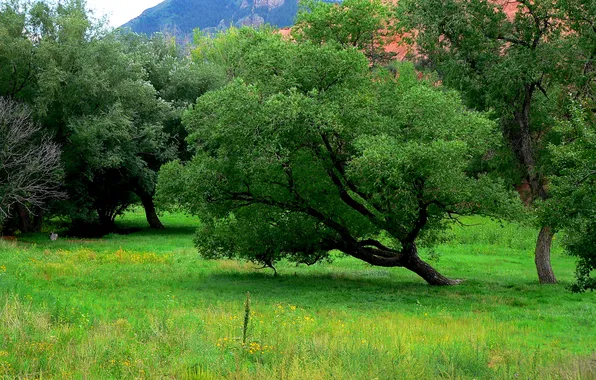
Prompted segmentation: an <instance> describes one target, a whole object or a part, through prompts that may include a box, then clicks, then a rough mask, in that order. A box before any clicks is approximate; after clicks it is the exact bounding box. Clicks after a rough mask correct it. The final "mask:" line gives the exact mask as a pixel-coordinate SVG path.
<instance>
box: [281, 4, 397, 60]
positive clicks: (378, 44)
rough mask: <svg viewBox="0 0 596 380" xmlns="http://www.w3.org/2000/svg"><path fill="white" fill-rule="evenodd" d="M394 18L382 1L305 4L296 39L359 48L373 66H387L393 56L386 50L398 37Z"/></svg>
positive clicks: (297, 18) (295, 32) (296, 25)
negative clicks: (388, 44) (387, 44)
mask: <svg viewBox="0 0 596 380" xmlns="http://www.w3.org/2000/svg"><path fill="white" fill-rule="evenodd" d="M392 16H393V14H392V10H391V8H390V6H389V5H388V4H387V3H386V2H385V1H382V0H372V1H371V0H344V1H342V2H340V3H337V2H324V1H320V0H303V1H301V2H300V9H299V12H298V15H297V16H296V23H295V26H294V27H293V30H292V35H293V36H294V38H296V39H297V40H298V41H304V40H309V41H312V42H315V43H325V42H335V43H339V44H341V45H342V46H344V47H356V48H358V49H360V50H362V51H363V52H364V54H365V55H366V56H367V57H368V58H369V60H370V61H371V62H372V64H373V65H377V64H387V63H388V62H389V60H390V59H391V58H392V55H391V54H389V53H387V52H386V51H385V50H384V46H385V44H386V42H387V40H388V39H389V40H390V39H391V36H393V35H395V27H394V25H393V24H394V20H395V18H394V17H392Z"/></svg>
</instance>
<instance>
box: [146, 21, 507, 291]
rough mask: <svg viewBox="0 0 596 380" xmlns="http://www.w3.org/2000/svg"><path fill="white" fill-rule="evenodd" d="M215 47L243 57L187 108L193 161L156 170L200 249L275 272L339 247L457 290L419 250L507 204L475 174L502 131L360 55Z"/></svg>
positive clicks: (444, 94) (236, 41)
mask: <svg viewBox="0 0 596 380" xmlns="http://www.w3.org/2000/svg"><path fill="white" fill-rule="evenodd" d="M218 38H219V40H217V39H216V41H214V44H215V46H219V47H221V46H232V47H233V49H232V51H231V54H236V55H235V57H236V58H234V59H230V60H228V61H227V62H228V65H229V66H228V67H227V68H228V69H229V72H230V73H233V74H234V76H235V79H233V80H232V81H231V82H230V83H229V84H228V85H226V86H225V87H223V88H222V89H220V90H217V91H212V92H208V93H207V94H205V95H203V96H202V97H201V98H199V100H198V102H197V104H196V106H195V107H194V108H193V109H192V110H190V111H189V112H188V113H187V115H186V117H185V124H186V126H187V128H188V130H189V133H190V136H189V143H190V144H191V146H192V147H193V148H194V149H195V157H194V158H193V160H192V161H191V162H189V163H188V164H186V165H182V164H180V163H178V162H175V163H171V164H168V165H166V166H165V167H164V168H162V171H161V174H160V181H159V186H158V194H159V196H160V198H162V199H165V200H166V201H169V202H174V203H176V204H178V205H181V206H182V207H183V208H184V209H186V210H188V211H189V212H191V213H193V214H196V215H199V216H200V218H201V220H202V225H201V227H200V229H199V231H198V233H197V237H196V244H197V247H198V248H199V251H200V253H201V254H202V255H203V256H204V257H207V258H219V257H238V258H244V259H249V260H252V261H256V262H260V263H263V264H264V265H267V266H273V265H274V263H275V262H276V261H278V260H280V259H281V258H287V259H289V260H292V261H295V262H298V263H306V264H313V263H315V262H317V261H320V260H323V259H326V258H328V257H329V256H328V253H329V251H330V250H334V249H336V250H340V251H342V252H344V253H345V254H347V255H351V256H353V257H356V258H358V259H361V260H363V261H365V262H368V263H370V264H372V265H377V266H385V267H405V268H407V269H409V270H412V271H414V272H415V273H417V274H419V275H420V276H421V277H422V278H424V279H425V280H426V281H427V282H428V283H430V284H433V285H448V284H454V283H456V282H457V281H454V280H451V279H448V278H447V277H445V276H443V275H441V274H440V273H439V272H437V271H436V270H435V269H434V268H432V267H431V266H430V265H429V264H427V263H426V262H424V261H423V260H422V259H421V258H420V257H419V255H418V248H417V247H418V245H419V244H432V243H433V242H436V241H437V240H438V239H440V236H441V232H442V231H443V230H444V229H445V228H446V227H447V223H446V220H447V219H448V218H449V217H450V216H453V217H455V216H456V215H461V214H468V213H476V212H484V213H491V212H497V211H498V210H502V209H503V207H505V206H506V205H509V204H511V203H510V202H509V200H510V198H509V197H508V195H507V194H506V193H505V192H504V191H503V188H502V187H501V186H500V184H499V183H498V182H495V181H493V180H491V179H490V178H489V177H488V176H486V175H470V173H469V171H468V169H469V168H470V166H471V164H472V161H473V160H474V159H480V160H482V159H483V157H484V159H487V157H489V156H490V154H487V153H489V152H490V150H491V149H493V148H494V147H495V145H496V144H497V143H498V141H497V140H498V139H495V138H494V136H495V130H494V128H495V125H494V123H492V122H490V121H489V120H487V119H486V118H485V117H484V116H483V115H481V114H478V113H474V112H470V111H467V110H466V109H465V108H464V107H463V105H462V104H461V100H460V99H459V97H458V95H457V94H456V93H454V92H450V91H445V90H444V89H442V88H439V87H436V86H434V85H433V84H432V83H426V82H421V81H418V80H417V79H416V75H415V72H414V70H413V68H412V67H411V66H410V65H404V66H402V67H401V68H400V72H399V74H400V75H399V76H398V78H395V77H394V76H393V75H390V74H388V73H384V74H382V75H377V76H373V75H372V74H371V73H370V70H369V67H368V65H369V64H368V61H367V59H366V58H365V56H364V55H363V54H362V53H361V52H358V51H357V50H356V49H355V48H348V49H344V48H342V47H341V46H339V45H338V44H336V43H329V44H313V43H311V42H303V43H295V42H288V41H285V40H283V38H282V37H280V36H277V35H275V34H272V33H270V32H269V31H267V30H261V31H255V30H248V29H241V30H236V31H232V32H230V35H229V40H227V38H228V35H226V34H224V35H220V36H219V37H218ZM248 46H250V48H247V47H248ZM207 50H208V49H207ZM203 53H205V50H203ZM227 53H228V51H222V50H221V49H220V50H217V51H216V52H215V53H214V54H215V55H216V56H218V57H222V56H225V55H226V54H227ZM201 56H202V57H209V55H201Z"/></svg>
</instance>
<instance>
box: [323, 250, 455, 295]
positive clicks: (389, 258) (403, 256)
mask: <svg viewBox="0 0 596 380" xmlns="http://www.w3.org/2000/svg"><path fill="white" fill-rule="evenodd" d="M334 248H335V249H339V250H341V251H342V252H344V253H347V254H348V255H350V256H353V257H355V258H357V259H360V260H362V261H365V262H367V263H369V264H371V265H374V266H380V267H385V268H392V267H403V268H406V269H408V270H411V271H412V272H414V273H416V274H417V275H418V276H420V277H422V278H423V279H424V280H425V281H426V282H428V284H429V285H434V286H445V285H457V284H459V283H461V280H452V279H450V278H447V277H445V276H443V275H442V274H441V273H439V272H438V271H437V270H436V269H435V268H433V267H432V266H430V265H429V264H428V263H426V262H424V261H423V260H422V259H421V258H420V256H418V248H417V247H416V244H415V243H411V244H410V245H409V248H404V249H403V250H402V251H401V252H396V251H393V250H389V249H388V248H386V247H384V248H378V247H375V248H370V247H349V246H347V245H338V246H335V247H334Z"/></svg>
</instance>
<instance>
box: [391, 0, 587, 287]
mask: <svg viewBox="0 0 596 380" xmlns="http://www.w3.org/2000/svg"><path fill="white" fill-rule="evenodd" d="M593 3H594V2H593V1H583V0H577V1H576V0H573V1H567V0H535V1H530V0H520V1H517V2H511V1H501V0H496V1H484V0H471V1H462V0H426V1H414V0H403V1H400V2H399V6H398V9H399V12H398V14H399V18H400V23H401V27H402V31H403V32H409V33H411V34H412V36H413V39H412V40H413V41H415V43H416V46H417V49H418V53H419V57H421V60H422V61H424V63H425V64H427V65H428V66H429V67H430V68H431V69H433V70H437V71H438V73H439V74H440V76H441V79H442V80H443V83H444V84H445V85H446V86H448V87H451V88H455V89H457V90H458V91H461V93H462V94H463V97H464V100H465V102H466V104H467V105H468V106H470V107H473V108H475V109H477V110H481V111H491V112H493V113H494V114H495V116H496V117H498V119H499V124H500V129H501V132H502V135H503V137H504V139H505V140H506V141H507V146H508V148H509V152H510V154H511V156H512V157H513V159H514V161H515V167H516V172H517V174H514V175H513V177H516V176H518V182H522V183H525V184H527V185H528V187H529V193H530V197H529V203H530V206H537V205H538V204H540V203H541V202H543V201H546V200H548V199H549V198H550V197H551V196H552V193H551V191H550V188H549V182H550V177H551V176H552V175H554V174H556V173H555V172H553V167H552V166H551V165H549V159H550V154H549V151H548V149H547V148H548V146H549V144H551V143H556V139H557V133H553V127H554V126H555V125H556V123H557V120H558V118H559V117H561V115H562V113H565V111H564V107H561V104H560V102H561V100H562V99H565V98H566V97H567V96H568V93H570V92H575V89H574V88H575V87H576V86H577V85H578V79H579V78H580V77H583V76H584V74H585V72H584V71H585V69H586V68H589V67H591V65H592V63H591V62H593V56H594V44H593V41H594V40H593V38H592V39H590V38H586V35H585V33H584V32H585V31H590V30H592V28H593V25H594V24H593V20H594V18H593V17H591V15H593V14H594V13H593V5H591V4H593ZM590 7H591V8H590ZM586 17H587V18H586ZM584 18H586V19H584ZM590 22H591V23H592V24H591V25H590ZM582 35H583V36H582ZM513 177H512V178H513ZM540 227H541V229H540V233H539V236H538V238H537V243H536V250H535V263H536V268H537V272H538V278H539V281H540V283H556V277H555V275H554V272H553V270H552V266H551V263H550V248H551V243H552V239H553V236H554V234H555V232H556V227H555V226H553V225H549V224H548V223H544V221H543V223H541V226H540Z"/></svg>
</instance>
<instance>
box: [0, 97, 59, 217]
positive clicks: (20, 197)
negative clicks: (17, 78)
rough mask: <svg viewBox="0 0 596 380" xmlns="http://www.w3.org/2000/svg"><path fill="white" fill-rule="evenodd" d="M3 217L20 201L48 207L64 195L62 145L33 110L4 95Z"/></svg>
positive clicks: (0, 109) (0, 121) (0, 104)
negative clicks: (36, 120) (35, 118)
mask: <svg viewBox="0 0 596 380" xmlns="http://www.w3.org/2000/svg"><path fill="white" fill-rule="evenodd" d="M0 136H2V137H3V138H2V142H0V221H1V220H3V219H4V218H7V217H8V216H9V214H10V210H11V209H12V207H13V206H15V205H16V204H20V205H23V206H24V207H26V208H29V207H32V206H33V207H44V205H45V204H46V202H47V200H49V199H61V198H64V197H65V194H64V193H63V192H62V191H60V189H59V186H60V184H61V181H60V177H59V176H58V171H59V169H60V154H61V151H60V147H59V146H58V144H56V143H54V142H53V141H51V139H50V138H49V136H47V135H46V134H44V133H42V131H41V127H40V126H39V125H37V124H35V123H34V122H33V121H32V116H31V112H30V111H29V110H28V109H27V108H26V107H24V106H22V105H20V104H18V103H17V102H15V101H13V100H10V99H3V98H0Z"/></svg>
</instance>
